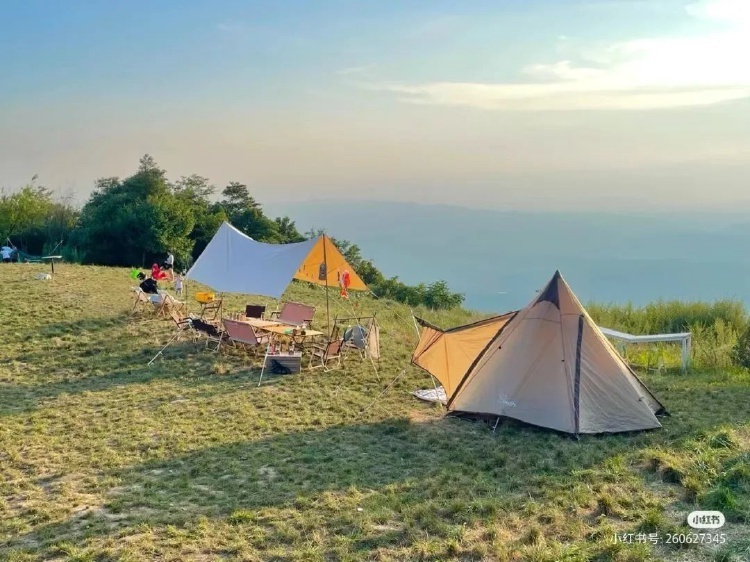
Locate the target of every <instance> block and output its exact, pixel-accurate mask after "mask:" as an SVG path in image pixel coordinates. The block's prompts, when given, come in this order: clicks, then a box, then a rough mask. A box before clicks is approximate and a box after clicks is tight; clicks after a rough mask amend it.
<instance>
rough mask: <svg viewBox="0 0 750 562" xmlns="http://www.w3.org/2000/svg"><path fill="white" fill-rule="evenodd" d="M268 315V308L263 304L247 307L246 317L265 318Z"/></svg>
mask: <svg viewBox="0 0 750 562" xmlns="http://www.w3.org/2000/svg"><path fill="white" fill-rule="evenodd" d="M265 313H266V306H265V305H263V304H248V305H247V306H245V317H247V318H263V316H264V315H265Z"/></svg>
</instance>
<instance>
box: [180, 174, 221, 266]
mask: <svg viewBox="0 0 750 562" xmlns="http://www.w3.org/2000/svg"><path fill="white" fill-rule="evenodd" d="M173 191H174V194H175V197H176V198H177V200H178V201H180V202H182V203H183V204H184V205H185V206H186V207H187V208H189V209H190V212H191V213H192V215H193V221H194V224H193V230H192V231H191V232H190V235H189V238H190V240H192V242H193V246H192V250H191V252H190V256H189V260H188V261H187V263H184V264H182V265H185V266H186V267H187V266H189V265H190V264H191V263H192V262H193V261H194V260H196V259H197V258H198V256H199V255H200V254H201V253H202V252H203V250H205V249H206V246H207V245H208V243H209V242H210V241H211V238H213V236H214V234H216V231H217V230H218V229H219V227H220V226H221V223H222V222H224V221H225V220H227V215H226V213H225V211H224V209H223V208H222V207H221V206H220V205H216V204H213V203H211V201H210V200H209V197H210V196H211V195H213V193H214V192H215V191H216V188H215V187H214V186H213V185H211V184H210V183H209V181H208V179H207V178H204V177H202V176H198V175H192V176H188V177H185V176H183V177H182V178H181V179H180V180H179V181H177V182H176V183H175V185H174V187H173Z"/></svg>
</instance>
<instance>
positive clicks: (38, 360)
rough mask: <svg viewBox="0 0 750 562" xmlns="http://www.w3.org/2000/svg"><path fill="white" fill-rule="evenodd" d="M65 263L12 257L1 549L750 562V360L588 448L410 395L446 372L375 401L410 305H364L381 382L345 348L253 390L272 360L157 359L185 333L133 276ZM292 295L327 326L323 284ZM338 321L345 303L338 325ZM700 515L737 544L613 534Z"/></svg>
mask: <svg viewBox="0 0 750 562" xmlns="http://www.w3.org/2000/svg"><path fill="white" fill-rule="evenodd" d="M56 270H57V274H56V275H55V277H54V279H53V280H51V281H42V280H35V279H34V275H35V274H36V273H37V272H39V271H47V268H46V267H44V266H36V265H16V264H13V265H9V266H4V265H3V266H0V286H2V287H3V295H4V297H5V298H4V306H3V308H2V311H0V320H1V321H2V326H3V343H2V347H0V559H2V560H8V561H12V562H19V561H24V562H26V561H40V560H60V561H62V560H70V561H92V562H93V561H97V562H100V561H108V560H112V561H114V560H117V561H123V562H125V561H136V560H138V561H140V560H165V561H166V560H175V561H176V560H181V561H187V560H189V561H209V560H211V561H212V560H243V561H254V560H279V561H281V560H286V561H292V560H498V561H532V562H555V561H566V562H579V561H581V562H582V561H588V560H595V561H599V562H606V561H613V562H614V561H618V562H636V561H646V560H666V561H675V562H677V561H684V560H691V561H704V560H705V561H708V560H711V561H715V560H722V561H724V562H730V561H739V560H747V559H748V556H750V554H748V553H749V552H750V550H748V548H750V531H749V530H748V529H750V525H748V521H749V520H750V425H749V424H748V419H750V376H748V374H747V373H745V372H705V373H698V372H693V373H691V374H688V375H676V374H670V373H664V374H644V379H645V381H646V382H647V384H648V385H649V386H650V387H651V389H652V390H653V391H654V392H655V394H656V395H657V396H658V397H659V398H660V399H661V400H662V401H663V402H664V403H665V404H666V406H667V407H668V409H669V410H670V412H671V413H672V416H671V417H669V418H666V419H665V420H664V422H663V423H664V427H663V428H662V429H660V430H657V431H652V432H644V433H638V434H628V435H615V436H585V437H582V438H581V440H580V441H575V440H573V439H570V438H569V437H567V436H563V435H559V434H556V433H553V432H549V431H545V430H541V429H536V428H532V427H529V426H525V425H523V424H520V423H515V422H513V421H510V420H508V421H503V422H502V423H500V425H498V427H497V429H496V431H495V432H494V433H493V431H492V430H491V428H488V426H486V425H484V424H482V423H474V422H468V421H463V420H458V419H455V418H446V417H444V414H443V412H442V411H441V409H440V408H439V407H434V406H431V405H428V404H425V403H422V402H419V401H417V400H416V399H414V398H413V397H411V396H410V395H409V394H408V393H409V392H411V391H412V390H414V389H416V388H423V387H427V386H429V385H430V384H431V383H430V381H429V379H428V378H427V377H426V376H425V375H424V374H423V373H422V372H420V371H418V370H416V369H413V368H411V367H409V368H407V371H406V375H405V376H403V377H402V378H400V379H399V380H398V381H397V382H396V383H395V384H394V385H393V387H392V388H391V390H390V391H389V392H387V393H385V394H383V395H382V396H380V395H381V391H382V389H383V388H385V386H386V385H387V384H388V383H389V382H391V381H392V380H393V379H394V377H395V376H396V375H397V374H398V373H399V372H401V370H402V369H404V368H405V367H407V365H408V361H409V357H410V353H411V351H412V349H413V346H414V344H415V338H416V336H415V333H414V326H413V324H412V323H411V320H410V316H409V314H410V313H409V310H408V309H406V308H405V307H402V306H399V305H396V304H394V303H390V302H383V301H375V300H372V299H369V298H361V299H357V301H356V302H357V305H358V310H359V311H360V312H361V313H362V314H369V313H373V312H377V316H378V319H379V321H380V325H381V339H382V341H383V349H382V353H383V357H382V359H381V362H380V368H379V375H377V376H376V374H375V372H374V371H373V369H372V366H371V365H370V364H369V363H361V362H359V360H356V359H350V360H348V361H346V362H345V364H344V367H343V369H341V370H334V371H331V372H328V373H325V372H320V371H318V372H314V373H309V372H308V373H303V374H300V375H294V376H286V377H285V376H273V375H271V376H268V378H267V381H268V382H267V383H265V382H264V384H263V385H262V386H261V387H257V381H258V374H259V373H258V364H257V363H258V362H257V360H255V361H253V360H252V359H250V358H249V357H247V356H245V355H244V354H243V353H238V352H230V353H225V354H222V356H220V357H219V356H217V355H216V354H215V353H211V352H209V351H205V350H203V349H202V348H201V347H200V346H194V345H192V344H181V345H176V346H173V347H171V348H169V349H168V350H167V351H166V352H165V354H164V357H163V359H158V360H157V361H156V362H155V363H154V365H153V366H151V367H147V366H146V363H147V362H148V361H149V359H150V358H151V357H152V356H153V355H154V354H155V353H156V352H157V351H158V349H159V348H160V347H161V345H163V344H164V342H166V340H167V339H168V338H169V337H170V334H171V332H172V328H171V326H170V322H169V321H166V320H163V319H157V318H155V317H154V316H153V314H151V313H144V314H140V315H137V316H136V317H134V318H129V312H130V308H131V304H132V297H131V294H130V293H129V292H128V289H129V287H130V285H131V284H132V283H131V280H130V279H129V278H128V272H127V270H125V269H116V268H97V267H81V266H74V265H59V266H57V268H56ZM191 291H194V288H193V287H191ZM287 296H288V297H289V298H292V299H294V300H301V301H304V302H310V303H311V304H316V305H317V306H318V313H317V317H316V323H317V324H324V323H325V305H324V302H325V301H324V298H323V292H322V290H321V289H319V288H309V287H306V286H301V285H297V284H295V285H294V286H293V287H291V288H290V290H289V294H288V295H287ZM254 301H255V302H257V299H252V298H244V297H236V298H233V299H232V300H231V304H230V308H233V309H237V310H239V309H240V308H242V305H244V303H245V302H254ZM193 308H195V307H193ZM344 312H345V310H344V307H343V305H342V304H341V301H340V300H339V299H338V298H337V297H336V298H335V299H334V300H333V304H332V316H333V314H335V313H339V314H340V315H341V314H343V313H344ZM415 312H417V311H415ZM418 312H419V313H420V314H422V315H424V316H425V317H426V318H427V319H428V320H430V321H432V322H434V323H437V324H439V325H444V326H449V325H454V324H457V323H459V322H464V321H467V320H469V319H471V318H472V315H471V314H470V313H468V312H465V311H460V310H454V311H448V312H441V313H431V312H429V311H423V310H421V311H418ZM264 380H266V375H264ZM373 402H374V403H373ZM370 405H372V406H371V407H370V408H369V409H367V410H366V411H365V412H364V413H363V410H365V408H367V407H368V406H370ZM701 508H702V509H720V510H722V511H723V512H724V513H725V515H726V517H727V520H728V523H727V525H726V526H725V527H724V529H722V532H725V533H727V537H728V540H727V541H726V542H725V543H724V544H719V545H703V546H701V545H667V544H656V545H652V544H649V543H643V544H638V543H635V542H634V543H632V544H628V543H622V542H619V543H618V542H615V541H614V540H613V539H614V536H615V533H616V532H618V533H641V532H642V533H646V535H647V534H648V533H658V534H659V535H660V536H666V535H667V533H684V532H689V528H687V527H685V525H684V521H685V517H686V515H687V514H688V513H689V512H690V511H692V510H694V509H701Z"/></svg>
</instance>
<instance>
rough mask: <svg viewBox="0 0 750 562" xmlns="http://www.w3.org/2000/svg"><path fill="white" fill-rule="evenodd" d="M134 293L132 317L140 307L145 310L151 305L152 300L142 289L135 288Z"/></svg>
mask: <svg viewBox="0 0 750 562" xmlns="http://www.w3.org/2000/svg"><path fill="white" fill-rule="evenodd" d="M133 292H135V302H134V303H133V310H131V311H130V315H131V316H133V314H135V311H136V310H137V309H138V308H139V307H140V308H143V307H148V306H149V305H151V300H150V299H149V298H148V295H147V294H146V293H144V292H143V289H141V288H140V287H133Z"/></svg>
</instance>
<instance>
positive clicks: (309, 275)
mask: <svg viewBox="0 0 750 562" xmlns="http://www.w3.org/2000/svg"><path fill="white" fill-rule="evenodd" d="M323 263H326V264H327V269H328V275H327V284H328V286H329V287H338V286H339V276H340V275H342V274H343V273H344V271H348V272H349V281H350V284H349V287H348V289H350V290H353V291H367V290H368V288H367V285H365V282H364V281H362V279H361V278H360V276H359V275H357V272H356V271H354V269H353V268H352V266H351V265H349V263H347V261H346V258H344V256H343V255H342V254H341V252H340V251H339V249H338V248H337V247H336V246H335V245H334V244H333V242H331V239H330V238H328V236H325V235H323V236H320V237H319V238H318V241H317V242H316V243H315V245H314V246H313V247H312V250H310V253H309V254H307V257H306V258H305V261H303V262H302V265H301V266H300V268H299V269H298V270H297V273H296V274H295V275H294V278H295V279H299V280H300V281H307V282H309V283H315V284H317V285H325V284H326V279H320V277H319V274H320V265H321V264H323Z"/></svg>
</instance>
